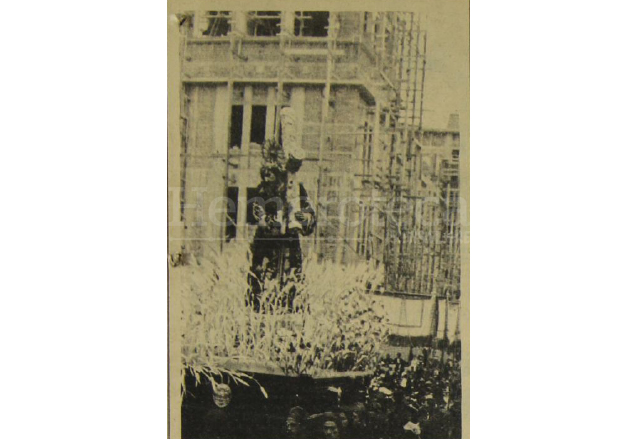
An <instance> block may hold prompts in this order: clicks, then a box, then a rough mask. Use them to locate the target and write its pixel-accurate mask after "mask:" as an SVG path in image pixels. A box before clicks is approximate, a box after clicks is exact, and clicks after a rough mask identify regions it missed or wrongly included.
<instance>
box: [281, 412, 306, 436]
mask: <svg viewBox="0 0 638 439" xmlns="http://www.w3.org/2000/svg"><path fill="white" fill-rule="evenodd" d="M306 418H308V413H306V411H305V410H304V409H303V408H302V407H293V408H292V409H291V410H290V413H288V418H287V419H286V433H288V435H289V437H299V436H300V435H301V434H302V432H303V423H304V422H305V420H306Z"/></svg>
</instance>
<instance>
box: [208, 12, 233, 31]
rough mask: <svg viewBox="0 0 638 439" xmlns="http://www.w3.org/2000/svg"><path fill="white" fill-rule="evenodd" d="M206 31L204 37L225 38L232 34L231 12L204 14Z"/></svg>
mask: <svg viewBox="0 0 638 439" xmlns="http://www.w3.org/2000/svg"><path fill="white" fill-rule="evenodd" d="M203 19H204V20H206V23H205V26H206V27H205V30H204V31H203V35H206V36H210V37H223V36H225V35H228V32H230V12H229V11H208V12H205V13H204V17H203Z"/></svg>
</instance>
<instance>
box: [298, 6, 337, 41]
mask: <svg viewBox="0 0 638 439" xmlns="http://www.w3.org/2000/svg"><path fill="white" fill-rule="evenodd" d="M329 18H330V13H329V12H323V11H322V12H295V35H296V36H298V37H327V36H328V23H329Z"/></svg>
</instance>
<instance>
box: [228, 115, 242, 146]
mask: <svg viewBox="0 0 638 439" xmlns="http://www.w3.org/2000/svg"><path fill="white" fill-rule="evenodd" d="M243 129H244V106H243V105H233V108H232V113H231V115H230V145H229V146H230V147H231V148H241V133H242V131H243Z"/></svg>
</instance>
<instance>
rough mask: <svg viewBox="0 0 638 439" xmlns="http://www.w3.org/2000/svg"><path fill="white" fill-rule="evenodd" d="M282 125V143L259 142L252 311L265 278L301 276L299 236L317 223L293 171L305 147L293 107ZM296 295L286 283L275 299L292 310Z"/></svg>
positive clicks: (283, 113)
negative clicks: (259, 164) (282, 295)
mask: <svg viewBox="0 0 638 439" xmlns="http://www.w3.org/2000/svg"><path fill="white" fill-rule="evenodd" d="M281 129H282V136H281V137H282V143H283V145H281V144H279V143H278V142H276V141H274V140H268V141H266V142H265V144H264V145H263V148H262V155H263V165H262V167H261V169H260V175H261V183H260V184H259V186H258V187H257V198H256V200H253V215H254V216H255V218H256V219H257V220H258V225H257V230H256V232H255V236H254V238H253V242H252V245H251V251H252V265H251V271H252V274H251V276H250V291H249V302H250V304H251V305H252V307H253V310H255V311H256V312H259V311H261V310H262V309H263V306H262V305H263V304H262V300H261V299H262V291H263V286H264V283H265V281H266V280H273V279H275V280H277V281H278V282H279V285H281V286H283V284H284V283H285V282H286V281H287V280H289V279H294V280H297V281H298V280H300V279H301V271H302V260H303V256H302V253H301V244H300V236H308V235H310V234H311V233H312V232H313V231H314V228H315V211H314V209H313V207H312V204H311V203H310V200H309V197H308V193H307V191H306V189H305V187H304V185H303V183H302V182H301V181H299V179H298V175H297V173H298V171H299V169H300V168H301V165H302V164H303V160H304V159H305V152H304V150H303V149H302V148H301V146H300V145H299V141H298V136H297V131H296V130H297V124H296V119H295V114H294V111H293V110H292V108H289V107H287V108H283V109H282V111H281ZM282 294H284V293H282ZM295 295H296V291H295V289H294V288H291V289H288V290H287V291H286V293H285V297H280V298H279V300H280V302H279V305H280V306H284V307H286V309H287V310H288V311H289V312H293V311H294V306H293V301H294V298H295Z"/></svg>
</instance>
